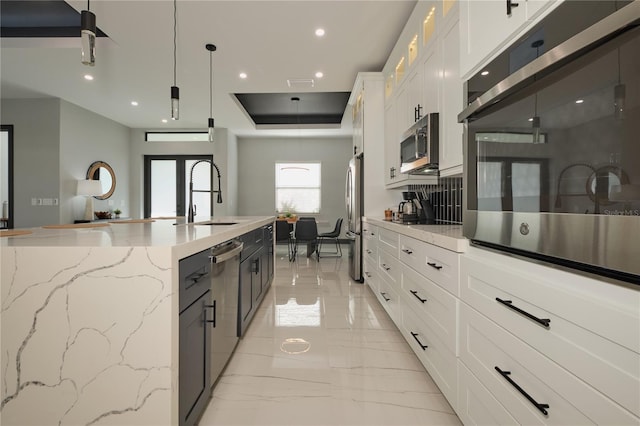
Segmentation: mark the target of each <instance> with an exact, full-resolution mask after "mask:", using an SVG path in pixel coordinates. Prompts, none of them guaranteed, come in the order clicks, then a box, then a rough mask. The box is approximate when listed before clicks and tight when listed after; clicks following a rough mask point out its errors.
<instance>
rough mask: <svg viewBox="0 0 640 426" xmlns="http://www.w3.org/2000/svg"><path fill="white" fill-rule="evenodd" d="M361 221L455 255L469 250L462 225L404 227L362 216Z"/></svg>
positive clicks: (399, 224)
mask: <svg viewBox="0 0 640 426" xmlns="http://www.w3.org/2000/svg"><path fill="white" fill-rule="evenodd" d="M362 220H363V221H364V222H367V223H370V224H372V225H376V226H379V227H381V228H384V229H388V230H389V231H393V232H397V233H399V234H402V235H406V236H408V237H411V238H415V239H416V240H419V241H423V242H425V243H429V244H433V245H435V246H438V247H441V248H443V249H446V250H450V251H454V252H456V253H464V252H466V251H467V250H468V248H469V240H468V239H466V238H465V237H463V236H462V225H404V224H401V223H395V222H389V221H386V220H383V219H377V218H372V217H364V216H363V217H362Z"/></svg>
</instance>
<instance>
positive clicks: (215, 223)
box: [194, 222, 238, 226]
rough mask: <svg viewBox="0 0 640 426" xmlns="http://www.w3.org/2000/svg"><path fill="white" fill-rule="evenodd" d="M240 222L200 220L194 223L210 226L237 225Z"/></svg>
mask: <svg viewBox="0 0 640 426" xmlns="http://www.w3.org/2000/svg"><path fill="white" fill-rule="evenodd" d="M237 223H238V222H199V223H194V225H208V226H217V225H236V224H237Z"/></svg>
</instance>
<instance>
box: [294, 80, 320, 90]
mask: <svg viewBox="0 0 640 426" xmlns="http://www.w3.org/2000/svg"><path fill="white" fill-rule="evenodd" d="M315 85H316V82H315V81H314V80H313V79H312V78H289V79H287V86H289V87H290V88H292V89H296V90H300V89H313V87H314V86H315Z"/></svg>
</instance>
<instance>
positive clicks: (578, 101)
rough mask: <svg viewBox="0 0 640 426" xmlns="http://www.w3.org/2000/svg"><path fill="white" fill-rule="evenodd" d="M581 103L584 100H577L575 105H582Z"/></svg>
mask: <svg viewBox="0 0 640 426" xmlns="http://www.w3.org/2000/svg"><path fill="white" fill-rule="evenodd" d="M583 102H584V99H578V100H577V101H576V103H577V104H581V103H583Z"/></svg>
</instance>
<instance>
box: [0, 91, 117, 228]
mask: <svg viewBox="0 0 640 426" xmlns="http://www.w3.org/2000/svg"><path fill="white" fill-rule="evenodd" d="M2 124H13V126H14V128H13V131H14V141H13V146H14V168H13V171H14V185H15V186H14V188H15V191H14V226H15V227H16V228H27V227H35V226H41V225H50V224H58V223H73V220H74V219H79V218H81V217H82V215H83V212H84V202H85V199H83V198H81V197H78V196H76V195H75V192H76V181H77V180H78V179H84V178H85V176H86V173H87V169H88V168H89V166H90V165H91V163H93V162H94V161H96V160H103V161H106V162H107V163H109V164H110V165H111V166H112V167H113V169H114V171H115V173H116V179H117V183H116V192H115V193H114V197H112V199H114V200H116V202H119V200H127V199H128V197H129V191H128V189H129V160H128V155H129V150H128V143H129V133H128V128H126V127H124V126H122V125H120V124H118V123H116V122H114V121H112V120H109V119H107V118H105V117H102V116H100V115H97V114H94V113H92V112H90V111H88V110H85V109H82V108H80V107H78V106H76V105H73V104H70V103H68V102H65V101H61V100H60V99H3V100H2ZM31 198H52V199H53V198H57V199H58V200H59V205H58V206H54V205H51V206H32V205H31ZM94 207H95V210H109V209H110V208H111V209H113V208H115V207H116V206H115V205H114V206H113V207H110V206H108V202H107V201H98V200H95V203H94Z"/></svg>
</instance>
